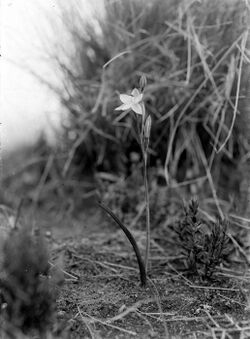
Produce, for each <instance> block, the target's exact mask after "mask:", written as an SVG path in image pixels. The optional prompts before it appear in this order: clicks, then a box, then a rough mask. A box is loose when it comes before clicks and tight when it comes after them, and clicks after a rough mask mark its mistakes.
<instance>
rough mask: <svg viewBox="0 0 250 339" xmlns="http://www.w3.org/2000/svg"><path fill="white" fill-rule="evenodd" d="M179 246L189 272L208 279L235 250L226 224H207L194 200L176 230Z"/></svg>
mask: <svg viewBox="0 0 250 339" xmlns="http://www.w3.org/2000/svg"><path fill="white" fill-rule="evenodd" d="M175 231H176V233H177V234H178V245H179V246H180V247H181V251H182V253H183V254H184V256H185V263H186V268H187V269H188V272H189V273H191V274H194V275H198V276H199V277H201V278H202V279H209V278H211V277H212V275H213V274H214V273H215V272H216V267H217V266H218V265H220V264H221V263H222V262H223V261H224V260H225V259H226V258H227V257H228V255H229V253H230V252H231V251H232V245H231V244H230V243H229V240H230V239H229V237H228V235H227V222H226V221H225V220H224V221H221V220H218V221H217V222H216V223H210V224H205V223H204V222H203V221H202V220H201V219H200V218H199V215H198V202H197V201H196V200H191V202H190V203H189V205H188V207H185V216H184V218H183V219H182V220H180V222H179V223H178V226H177V228H176V229H175Z"/></svg>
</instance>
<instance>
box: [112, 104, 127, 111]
mask: <svg viewBox="0 0 250 339" xmlns="http://www.w3.org/2000/svg"><path fill="white" fill-rule="evenodd" d="M127 109H131V105H129V104H122V105H121V106H119V107H116V108H115V111H126V110H127Z"/></svg>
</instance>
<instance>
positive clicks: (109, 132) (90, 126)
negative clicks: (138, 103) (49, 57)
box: [58, 0, 246, 189]
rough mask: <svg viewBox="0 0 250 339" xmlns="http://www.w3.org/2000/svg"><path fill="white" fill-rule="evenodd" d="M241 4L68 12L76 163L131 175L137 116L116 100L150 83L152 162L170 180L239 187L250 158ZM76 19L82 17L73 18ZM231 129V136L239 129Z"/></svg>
mask: <svg viewBox="0 0 250 339" xmlns="http://www.w3.org/2000/svg"><path fill="white" fill-rule="evenodd" d="M245 6H246V5H245V4H244V2H243V1H242V2H239V1H224V2H223V4H222V2H218V1H216V0H212V1H207V0H204V1H176V0H168V1H163V0H157V1H146V0H128V1H110V0H105V1H104V13H102V14H100V13H99V15H98V14H97V15H96V16H95V18H94V19H92V20H91V21H86V19H84V18H83V11H82V9H81V8H80V7H79V8H74V11H73V12H72V10H71V11H69V10H65V9H64V10H63V9H62V13H63V15H62V18H63V24H64V25H65V29H66V31H67V32H68V33H69V35H70V37H71V43H72V45H73V46H74V48H72V51H71V52H72V53H71V55H68V57H69V59H68V61H69V62H67V63H66V62H65V63H63V62H60V63H59V64H58V66H59V69H60V71H61V76H62V80H63V83H64V87H65V90H64V92H63V93H62V94H61V95H62V96H61V101H62V103H63V105H64V106H65V107H66V109H67V111H68V113H69V121H67V124H65V126H64V132H65V134H64V143H65V145H66V148H67V149H68V154H69V157H68V164H69V163H70V166H68V167H69V168H70V169H71V170H73V171H74V172H75V171H77V173H78V174H81V173H83V172H84V171H85V170H87V169H92V170H99V171H105V172H109V173H116V174H117V173H119V174H121V173H122V174H125V175H127V174H129V173H130V170H131V163H132V162H133V158H134V157H133V156H134V154H135V153H138V154H140V149H139V145H138V144H137V142H136V141H135V134H136V131H135V128H134V126H135V125H134V123H133V121H134V117H133V114H127V115H126V114H124V113H122V114H121V113H119V112H117V111H114V108H115V107H116V106H118V105H119V96H118V93H129V91H130V90H132V89H133V88H134V87H138V82H139V78H140V76H141V75H142V74H144V75H145V76H146V77H147V81H148V85H147V87H146V90H145V102H146V109H147V111H148V112H149V113H150V114H151V115H152V117H153V124H152V133H151V144H150V146H151V149H150V153H151V157H150V165H151V166H158V167H159V168H161V173H162V176H163V177H165V179H166V180H167V182H168V183H176V182H177V183H180V182H185V181H187V180H192V179H200V178H203V177H204V176H206V175H207V171H208V170H209V171H211V172H212V174H213V180H214V182H215V185H217V184H218V182H219V181H220V183H221V185H222V186H223V184H224V185H226V188H227V189H228V187H229V186H230V185H231V186H232V187H234V188H236V186H237V175H235V176H234V177H233V178H232V177H229V175H228V174H229V173H228V170H229V168H237V167H238V163H239V162H240V161H241V159H242V157H243V156H244V154H245V147H246V143H245V139H244V135H243V133H241V131H240V129H239V127H238V126H239V125H238V124H237V120H238V119H236V123H235V121H234V118H235V115H237V118H238V113H239V112H238V109H239V106H240V105H239V93H237V84H238V81H239V77H240V76H241V73H242V67H243V66H242V63H241V60H242V54H243V53H244V51H243V47H242V46H243V43H242V42H243V39H244V32H245V30H246V8H245ZM72 17H74V20H72ZM231 127H233V129H232V128H231Z"/></svg>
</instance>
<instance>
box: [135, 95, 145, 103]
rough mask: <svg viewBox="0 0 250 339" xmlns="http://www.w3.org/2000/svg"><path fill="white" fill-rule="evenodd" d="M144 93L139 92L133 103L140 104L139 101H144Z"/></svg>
mask: <svg viewBox="0 0 250 339" xmlns="http://www.w3.org/2000/svg"><path fill="white" fill-rule="evenodd" d="M142 97H143V94H142V93H141V94H139V95H137V96H136V97H134V100H133V103H135V104H138V103H139V102H141V101H142Z"/></svg>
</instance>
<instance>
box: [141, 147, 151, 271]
mask: <svg viewBox="0 0 250 339" xmlns="http://www.w3.org/2000/svg"><path fill="white" fill-rule="evenodd" d="M143 179H144V189H145V203H146V253H145V261H144V262H145V269H146V272H148V266H149V265H148V264H149V257H150V239H151V236H150V209H149V191H148V174H147V150H145V149H144V152H143Z"/></svg>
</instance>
